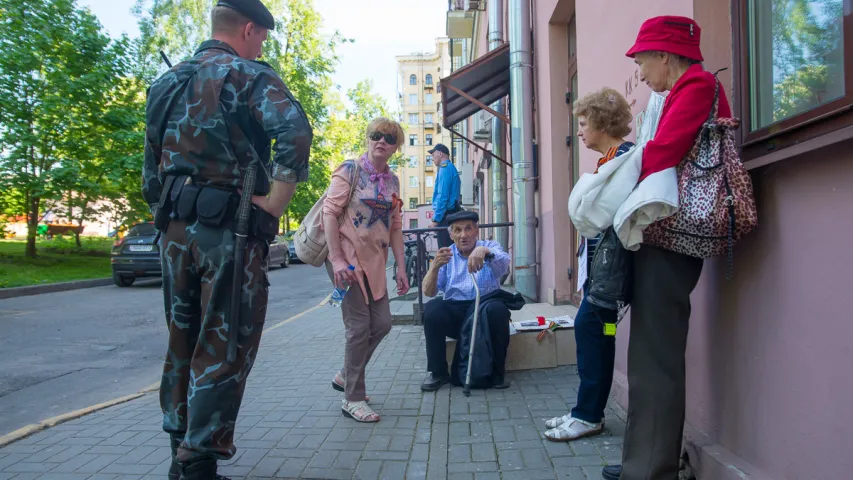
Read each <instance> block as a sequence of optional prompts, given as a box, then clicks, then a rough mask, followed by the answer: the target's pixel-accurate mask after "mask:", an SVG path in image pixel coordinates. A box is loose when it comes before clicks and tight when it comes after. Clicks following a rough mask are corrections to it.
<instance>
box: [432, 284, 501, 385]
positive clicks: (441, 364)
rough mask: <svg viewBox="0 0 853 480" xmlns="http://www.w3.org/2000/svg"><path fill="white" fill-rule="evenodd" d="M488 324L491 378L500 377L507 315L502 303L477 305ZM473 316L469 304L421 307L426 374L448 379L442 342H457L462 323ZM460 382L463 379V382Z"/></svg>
mask: <svg viewBox="0 0 853 480" xmlns="http://www.w3.org/2000/svg"><path fill="white" fill-rule="evenodd" d="M481 308H482V309H483V310H482V312H483V313H484V314H485V318H488V321H489V334H490V336H491V342H492V360H493V362H494V367H493V369H492V374H493V375H503V374H504V369H505V367H506V350H507V348H508V347H509V318H510V312H509V308H507V306H506V304H504V303H503V302H487V303H485V304H481ZM473 313H474V301H473V300H444V299H441V298H436V299H433V300H430V301H429V303H427V304H426V306H425V307H424V337H426V353H427V371H429V372H432V374H433V375H434V376H445V375H448V374H449V373H448V370H447V344H446V338H445V337H450V338H455V339H458V338H459V330H460V329H461V328H462V324H464V323H465V320H466V319H467V318H468V317H469V316H470V315H472V314H473ZM463 380H464V379H463Z"/></svg>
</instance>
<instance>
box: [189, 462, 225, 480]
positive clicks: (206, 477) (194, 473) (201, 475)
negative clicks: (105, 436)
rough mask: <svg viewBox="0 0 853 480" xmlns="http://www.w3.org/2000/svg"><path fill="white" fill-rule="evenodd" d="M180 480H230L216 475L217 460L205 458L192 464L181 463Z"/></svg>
mask: <svg viewBox="0 0 853 480" xmlns="http://www.w3.org/2000/svg"><path fill="white" fill-rule="evenodd" d="M180 480H230V479H229V478H228V477H223V476H222V475H217V474H216V459H215V458H203V459H201V460H195V461H192V462H185V463H181V479H180Z"/></svg>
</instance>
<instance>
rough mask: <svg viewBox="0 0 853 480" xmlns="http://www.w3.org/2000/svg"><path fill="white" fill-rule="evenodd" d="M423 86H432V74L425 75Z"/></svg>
mask: <svg viewBox="0 0 853 480" xmlns="http://www.w3.org/2000/svg"><path fill="white" fill-rule="evenodd" d="M424 85H432V74H431V73H427V74H426V77H424Z"/></svg>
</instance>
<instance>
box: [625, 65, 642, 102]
mask: <svg viewBox="0 0 853 480" xmlns="http://www.w3.org/2000/svg"><path fill="white" fill-rule="evenodd" d="M639 85H640V70H639V69H637V70H634V75H632V76H630V77H628V80H626V81H625V98H626V99H627V100H628V101H629V102H630V100H631V95H632V94H633V93H634V89H635V88H637V86H639ZM632 106H633V105H632Z"/></svg>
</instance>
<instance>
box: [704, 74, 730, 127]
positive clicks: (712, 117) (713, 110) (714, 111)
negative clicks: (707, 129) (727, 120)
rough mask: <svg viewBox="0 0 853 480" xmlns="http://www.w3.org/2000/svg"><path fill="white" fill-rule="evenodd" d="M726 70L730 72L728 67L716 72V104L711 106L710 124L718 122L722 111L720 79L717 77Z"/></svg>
mask: <svg viewBox="0 0 853 480" xmlns="http://www.w3.org/2000/svg"><path fill="white" fill-rule="evenodd" d="M724 70H728V67H723V68H721V69H719V70H717V71H716V72H714V104H713V105H712V106H711V113H710V114H709V115H708V121H709V122H713V121H714V120H716V118H717V113H719V110H720V77H718V76H717V75H719V74H720V72H722V71H724Z"/></svg>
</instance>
